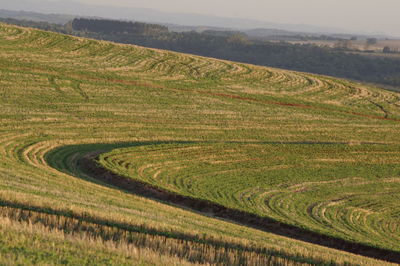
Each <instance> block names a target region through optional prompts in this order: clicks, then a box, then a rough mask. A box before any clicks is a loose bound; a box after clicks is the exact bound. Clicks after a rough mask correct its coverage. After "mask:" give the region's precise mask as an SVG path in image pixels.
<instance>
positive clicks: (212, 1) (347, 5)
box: [6, 0, 400, 35]
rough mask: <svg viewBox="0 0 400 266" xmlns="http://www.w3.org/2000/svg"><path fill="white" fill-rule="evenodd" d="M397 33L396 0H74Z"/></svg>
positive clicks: (399, 1)
mask: <svg viewBox="0 0 400 266" xmlns="http://www.w3.org/2000/svg"><path fill="white" fill-rule="evenodd" d="M6 1H7V0H6ZM75 1H79V2H82V3H90V4H104V5H119V6H129V7H145V8H152V9H157V10H162V11H170V12H185V13H186V12H191V13H200V14H211V15H218V16H227V17H241V18H252V19H258V20H263V21H269V22H277V23H297V24H311V25H317V26H330V27H336V28H343V29H349V30H353V29H354V30H364V31H369V32H371V31H375V32H386V33H391V34H396V35H400V0H112V1H111V0H75Z"/></svg>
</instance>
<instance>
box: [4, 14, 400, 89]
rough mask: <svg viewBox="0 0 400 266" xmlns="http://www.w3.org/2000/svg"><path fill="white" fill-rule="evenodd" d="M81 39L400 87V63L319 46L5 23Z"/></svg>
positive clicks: (162, 30)
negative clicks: (133, 45) (138, 46)
mask: <svg viewBox="0 0 400 266" xmlns="http://www.w3.org/2000/svg"><path fill="white" fill-rule="evenodd" d="M0 21H4V22H7V23H11V24H17V25H21V26H30V27H35V28H40V29H45V30H50V31H56V32H60V33H66V34H71V35H76V36H83V37H89V38H94V39H100V40H109V41H114V42H120V43H127V44H136V45H141V46H146V47H151V48H159V49H166V50H172V51H177V52H184V53H190V54H196V55H202V56H208V57H214V58H219V59H226V60H232V61H238V62H244V63H251V64H256V65H262V66H270V67H278V68H284V69H291V70H297V71H304V72H311V73H316V74H324V75H330V76H336V77H341V78H347V79H352V80H358V81H363V82H369V83H377V84H382V85H389V86H393V87H400V59H397V58H385V57H371V56H367V55H360V54H351V53H347V52H345V51H343V50H341V49H333V48H327V47H318V46H315V45H309V44H308V45H302V44H289V43H285V42H267V41H254V40H249V39H248V38H247V36H246V35H245V34H242V33H239V32H229V31H227V32H216V31H206V32H202V33H198V32H194V31H192V32H180V33H177V32H171V31H169V30H168V28H167V27H165V26H161V25H155V24H147V23H139V22H128V21H114V20H104V19H85V18H79V19H74V20H72V21H70V22H69V23H67V24H65V25H63V26H62V25H56V24H50V23H46V22H32V21H21V20H15V19H0Z"/></svg>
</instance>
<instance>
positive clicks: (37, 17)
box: [0, 4, 76, 25]
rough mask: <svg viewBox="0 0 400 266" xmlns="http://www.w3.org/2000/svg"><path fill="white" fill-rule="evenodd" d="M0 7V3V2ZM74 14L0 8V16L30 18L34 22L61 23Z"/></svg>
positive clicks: (72, 17) (71, 17) (68, 19)
mask: <svg viewBox="0 0 400 266" xmlns="http://www.w3.org/2000/svg"><path fill="white" fill-rule="evenodd" d="M0 7H1V4H0ZM75 17H76V16H74V15H66V14H44V13H38V12H30V11H13V10H5V9H0V18H14V19H21V20H31V21H36V22H49V23H54V24H60V25H63V24H65V23H67V22H68V21H70V20H72V19H74V18H75Z"/></svg>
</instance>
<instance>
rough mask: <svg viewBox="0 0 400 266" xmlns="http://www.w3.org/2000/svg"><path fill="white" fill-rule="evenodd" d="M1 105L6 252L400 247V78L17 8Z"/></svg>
mask: <svg viewBox="0 0 400 266" xmlns="http://www.w3.org/2000/svg"><path fill="white" fill-rule="evenodd" d="M0 106H1V112H0V236H1V238H0V261H2V262H5V263H6V264H7V263H9V264H12V263H15V262H19V263H20V264H35V263H36V264H45V263H47V264H65V263H67V264H68V263H69V264H93V263H94V264H118V265H119V264H121V265H123V264H140V265H143V264H170V265H186V264H230V265H267V264H274V265H300V264H311V265H317V264H326V265H327V264H330V265H331V264H333V265H344V264H347V265H383V264H390V262H397V263H400V163H399V162H400V94H399V93H395V92H390V91H386V90H383V89H380V88H377V87H373V86H371V85H365V84H359V83H354V82H351V81H347V80H341V79H336V78H331V77H326V76H318V75H313V74H308V73H300V72H292V71H286V70H280V69H272V68H266V67H259V66H253V65H246V64H241V63H235V62H228V61H222V60H216V59H211V58H204V57H198V56H193V55H185V54H179V53H174V52H168V51H161V50H154V49H147V48H142V47H137V46H132V45H121V44H116V43H110V42H103V41H95V40H90V39H83V38H77V37H71V36H66V35H60V34H55V33H50V32H44V31H39V30H33V29H28V28H20V27H16V26H10V25H6V24H0ZM17 239H18V241H17ZM82 247H86V248H82ZM77 253H79V254H80V255H79V256H77V255H76V254H77Z"/></svg>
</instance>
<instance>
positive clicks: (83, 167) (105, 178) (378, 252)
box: [46, 141, 400, 263]
mask: <svg viewBox="0 0 400 266" xmlns="http://www.w3.org/2000/svg"><path fill="white" fill-rule="evenodd" d="M199 143H204V144H206V143H231V144H232V143H238V144H305V145H340V144H348V143H345V142H343V143H340V142H193V141H171V142H133V143H117V144H85V145H73V146H64V147H60V148H57V149H55V150H53V151H50V152H49V153H48V154H47V155H46V161H47V162H48V164H49V165H50V166H51V167H53V168H55V169H57V170H59V171H61V172H64V173H67V174H69V175H73V176H76V177H78V178H82V179H86V180H89V181H91V182H95V183H97V184H102V185H106V186H108V187H112V188H116V189H119V190H122V191H124V192H126V193H132V194H135V195H139V196H143V197H146V198H150V199H153V200H157V201H159V202H162V203H165V204H169V205H173V206H175V207H181V208H184V209H190V210H192V211H195V212H197V213H200V214H202V215H206V216H212V217H214V218H220V219H224V221H226V220H228V221H230V222H233V223H237V224H241V225H245V226H248V227H252V228H255V229H258V230H262V231H265V232H269V233H273V234H276V235H281V236H285V237H289V238H293V239H296V240H301V241H304V242H308V243H313V244H317V245H321V246H325V247H329V248H334V249H338V250H342V251H347V252H350V253H354V254H357V255H362V256H366V257H371V258H375V259H380V260H385V261H389V262H394V263H400V252H396V251H392V250H386V249H381V248H378V247H373V246H369V245H365V244H361V243H356V242H351V241H347V240H344V239H340V238H334V237H330V236H328V235H323V234H319V233H316V232H313V231H310V230H306V229H302V228H299V227H296V226H292V225H288V224H285V223H282V222H279V221H276V220H274V219H270V218H267V217H260V216H258V215H255V214H251V213H247V212H244V211H240V210H235V209H232V208H227V207H224V206H222V205H220V204H217V203H214V202H211V201H207V200H201V199H195V198H191V197H187V196H182V195H179V194H176V193H173V192H170V191H166V190H163V189H160V188H158V187H155V186H152V185H149V184H147V183H145V182H141V181H138V180H134V179H130V178H127V177H123V176H120V175H117V174H115V173H113V172H111V171H109V170H107V169H105V168H103V167H101V166H100V165H98V163H97V162H96V161H95V160H96V159H97V158H98V156H99V155H100V154H102V153H106V152H109V151H111V150H113V149H117V148H124V147H134V146H147V145H156V144H158V145H160V144H199ZM361 144H381V143H361Z"/></svg>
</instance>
